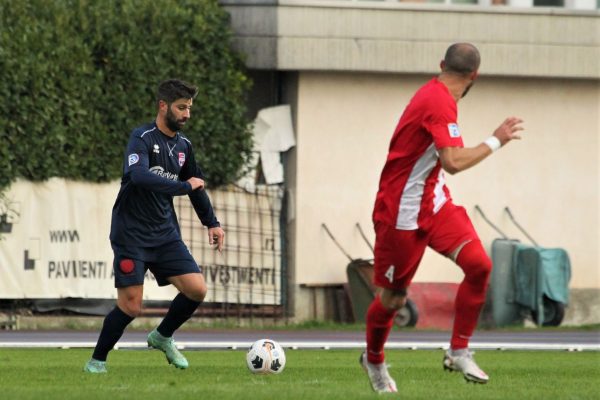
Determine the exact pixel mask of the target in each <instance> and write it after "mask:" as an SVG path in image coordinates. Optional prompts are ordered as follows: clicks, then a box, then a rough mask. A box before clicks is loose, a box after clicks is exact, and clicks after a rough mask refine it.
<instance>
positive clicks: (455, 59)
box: [444, 43, 481, 75]
mask: <svg viewBox="0 0 600 400" xmlns="http://www.w3.org/2000/svg"><path fill="white" fill-rule="evenodd" d="M480 62H481V57H480V56H479V50H477V48H476V47H475V46H473V45H472V44H470V43H455V44H453V45H452V46H450V47H448V50H446V55H445V56H444V65H445V67H444V72H452V73H455V74H459V75H468V74H470V73H472V72H475V71H477V69H478V68H479V63H480Z"/></svg>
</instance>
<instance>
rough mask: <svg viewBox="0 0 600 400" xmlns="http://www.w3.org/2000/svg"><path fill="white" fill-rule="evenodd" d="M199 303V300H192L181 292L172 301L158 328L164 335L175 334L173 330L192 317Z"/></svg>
mask: <svg viewBox="0 0 600 400" xmlns="http://www.w3.org/2000/svg"><path fill="white" fill-rule="evenodd" d="M199 305H200V303H199V302H197V301H194V300H190V299H188V298H187V297H185V295H184V294H183V293H179V294H178V295H177V296H175V298H174V299H173V301H172V302H171V306H170V307H169V311H168V312H167V315H165V318H164V319H163V320H162V322H161V323H160V325H158V327H157V328H156V330H157V331H158V333H160V334H161V335H163V336H164V337H171V336H173V332H175V331H176V330H177V329H179V327H180V326H181V325H183V323H184V322H185V321H187V320H188V319H190V317H191V316H192V314H194V311H196V309H197V308H198V306H199Z"/></svg>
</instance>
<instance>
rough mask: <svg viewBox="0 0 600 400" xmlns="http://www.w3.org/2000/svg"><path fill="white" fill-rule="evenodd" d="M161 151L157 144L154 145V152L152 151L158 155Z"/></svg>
mask: <svg viewBox="0 0 600 400" xmlns="http://www.w3.org/2000/svg"><path fill="white" fill-rule="evenodd" d="M159 150H160V147H159V146H158V145H157V144H155V145H154V150H152V151H153V152H155V153H156V154H158V153H159Z"/></svg>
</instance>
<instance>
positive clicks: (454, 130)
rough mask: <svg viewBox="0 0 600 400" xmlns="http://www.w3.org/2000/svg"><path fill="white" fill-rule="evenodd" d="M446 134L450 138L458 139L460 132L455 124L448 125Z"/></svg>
mask: <svg viewBox="0 0 600 400" xmlns="http://www.w3.org/2000/svg"><path fill="white" fill-rule="evenodd" d="M448 133H449V134H450V137H451V138H457V137H460V131H459V130H458V125H457V124H448Z"/></svg>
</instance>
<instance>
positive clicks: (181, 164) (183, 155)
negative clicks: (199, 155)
mask: <svg viewBox="0 0 600 400" xmlns="http://www.w3.org/2000/svg"><path fill="white" fill-rule="evenodd" d="M183 164H185V153H179V166H180V167H183Z"/></svg>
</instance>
